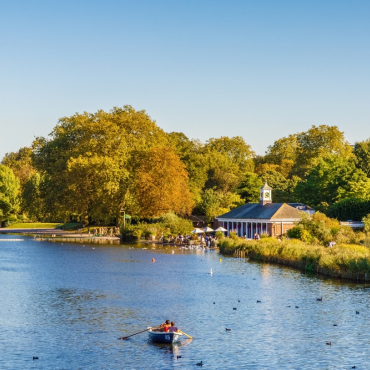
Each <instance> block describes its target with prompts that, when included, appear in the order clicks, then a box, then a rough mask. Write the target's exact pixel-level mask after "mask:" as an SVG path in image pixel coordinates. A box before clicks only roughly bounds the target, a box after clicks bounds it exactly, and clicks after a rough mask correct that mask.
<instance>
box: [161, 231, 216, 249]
mask: <svg viewBox="0 0 370 370" xmlns="http://www.w3.org/2000/svg"><path fill="white" fill-rule="evenodd" d="M159 240H160V241H163V235H162V237H161V238H160V239H159ZM188 240H192V237H191V236H190V235H177V237H176V238H175V243H176V244H188ZM198 240H199V241H200V244H201V245H205V246H206V247H208V248H210V247H211V246H212V241H215V240H217V238H216V237H215V236H213V235H206V234H202V235H201V236H200V237H198Z"/></svg>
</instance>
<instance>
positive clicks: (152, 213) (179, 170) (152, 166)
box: [134, 148, 193, 217]
mask: <svg viewBox="0 0 370 370" xmlns="http://www.w3.org/2000/svg"><path fill="white" fill-rule="evenodd" d="M137 157H138V170H137V171H136V174H135V184H134V189H135V192H136V202H137V204H138V213H137V214H138V215H139V216H140V217H156V216H159V215H161V214H163V213H166V212H169V211H174V212H175V213H177V214H180V215H186V214H190V213H191V211H192V207H193V200H192V196H191V193H190V191H189V187H188V174H187V172H186V169H185V165H184V164H183V163H182V162H181V160H180V158H179V156H178V155H177V154H176V153H175V152H174V151H173V149H172V148H151V149H149V150H147V151H143V152H141V153H137Z"/></svg>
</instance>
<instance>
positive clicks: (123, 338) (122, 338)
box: [118, 325, 159, 340]
mask: <svg viewBox="0 0 370 370" xmlns="http://www.w3.org/2000/svg"><path fill="white" fill-rule="evenodd" d="M158 326H159V325H157V326H154V327H153V328H148V329H145V330H142V331H139V332H137V333H135V334H131V335H128V336H127V337H121V338H118V339H120V340H125V339H127V338H130V337H133V336H134V335H137V334H140V333H144V332H145V331H148V330H149V329H154V328H156V327H158Z"/></svg>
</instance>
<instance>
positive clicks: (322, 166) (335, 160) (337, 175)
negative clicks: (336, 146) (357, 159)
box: [294, 154, 367, 207]
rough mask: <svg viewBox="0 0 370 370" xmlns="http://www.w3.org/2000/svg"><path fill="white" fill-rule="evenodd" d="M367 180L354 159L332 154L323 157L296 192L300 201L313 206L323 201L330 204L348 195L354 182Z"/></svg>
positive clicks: (297, 187) (299, 184) (300, 183)
mask: <svg viewBox="0 0 370 370" xmlns="http://www.w3.org/2000/svg"><path fill="white" fill-rule="evenodd" d="M366 181H367V177H366V175H365V173H364V172H362V171H361V170H359V169H357V168H356V166H355V163H354V160H352V159H348V158H346V157H342V156H339V155H334V154H332V155H328V156H327V157H324V158H321V159H320V160H319V161H318V164H317V166H316V167H314V168H312V169H311V170H310V172H309V173H308V176H307V178H306V179H305V181H301V182H299V183H298V184H297V186H296V188H295V190H294V192H295V195H296V198H297V199H298V200H299V201H301V202H303V203H307V204H309V205H311V206H314V207H315V206H318V205H320V204H321V203H323V202H326V203H328V204H329V205H330V204H333V203H335V202H337V201H339V200H341V199H344V198H346V197H348V196H349V194H351V192H352V191H353V189H352V188H351V186H353V185H352V184H353V182H354V183H360V182H364V183H366Z"/></svg>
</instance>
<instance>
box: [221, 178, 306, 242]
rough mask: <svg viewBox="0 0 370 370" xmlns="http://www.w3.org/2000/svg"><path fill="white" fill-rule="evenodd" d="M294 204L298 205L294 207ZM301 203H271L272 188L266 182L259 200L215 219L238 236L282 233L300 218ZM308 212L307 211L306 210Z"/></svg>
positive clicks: (277, 234)
mask: <svg viewBox="0 0 370 370" xmlns="http://www.w3.org/2000/svg"><path fill="white" fill-rule="evenodd" d="M293 204H294V205H298V204H299V206H296V207H294V206H293ZM302 206H304V205H303V204H301V203H292V205H290V204H289V203H272V188H270V187H269V186H268V185H267V183H265V185H263V186H262V187H261V192H260V202H259V203H247V204H244V205H243V206H240V207H238V208H235V209H233V210H231V211H230V212H228V213H225V214H223V215H221V216H218V217H217V221H218V222H219V223H222V226H223V227H224V228H225V229H227V233H228V235H229V233H230V231H236V232H237V234H238V236H240V237H244V236H246V237H247V238H248V239H251V238H253V236H254V234H256V233H257V234H259V235H262V234H268V235H270V236H281V235H284V234H285V233H286V232H287V230H289V229H291V228H292V227H294V225H295V223H297V222H298V221H299V220H300V219H301V215H302V212H304V210H300V209H299V208H302ZM307 213H308V212H307Z"/></svg>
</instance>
